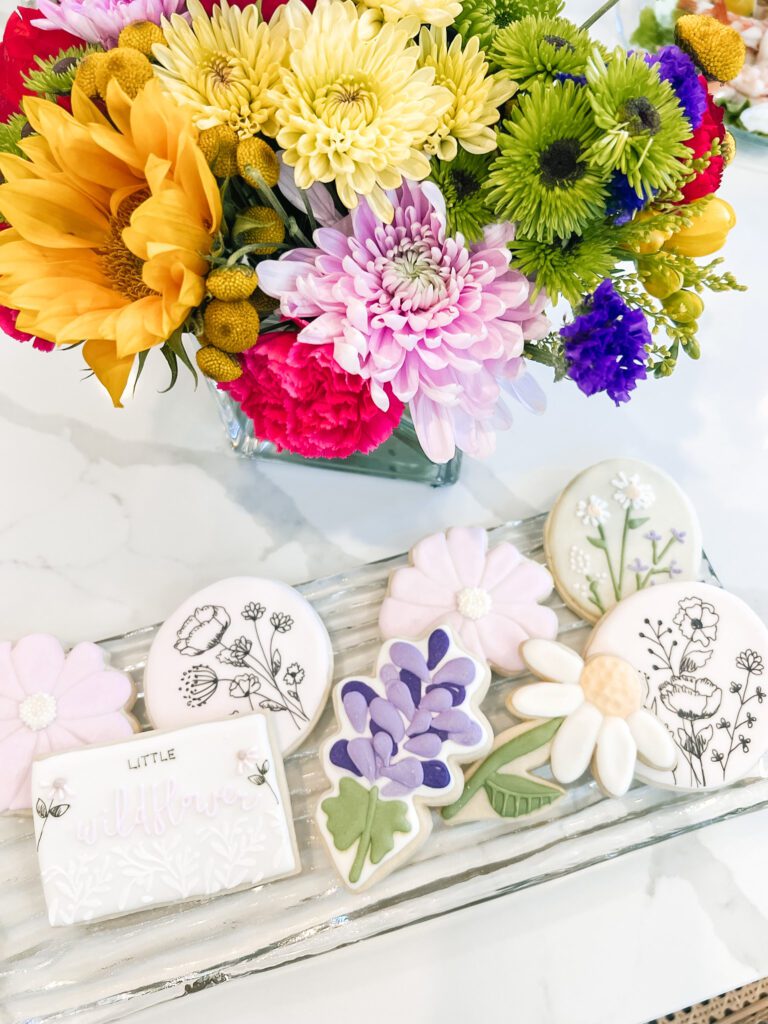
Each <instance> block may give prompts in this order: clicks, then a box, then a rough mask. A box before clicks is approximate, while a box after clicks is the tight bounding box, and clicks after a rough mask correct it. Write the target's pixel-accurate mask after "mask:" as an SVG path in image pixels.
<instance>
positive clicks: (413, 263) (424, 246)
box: [381, 239, 445, 309]
mask: <svg viewBox="0 0 768 1024" xmlns="http://www.w3.org/2000/svg"><path fill="white" fill-rule="evenodd" d="M381 283H382V285H383V286H384V289H385V290H386V291H387V292H388V293H389V295H390V296H392V297H393V298H397V299H399V300H400V301H401V304H405V306H407V308H409V309H420V308H429V307H430V306H432V305H434V303H435V302H437V301H438V300H439V299H441V298H442V297H443V296H444V295H445V279H444V271H443V268H442V267H441V266H440V265H439V264H438V263H436V262H435V260H434V258H433V256H432V246H431V244H430V241H429V240H428V239H421V240H416V241H414V240H413V239H410V240H408V241H406V242H401V243H400V244H398V245H397V246H396V247H395V248H394V249H393V250H392V251H391V252H390V253H388V259H387V262H386V265H385V266H384V267H383V271H382V275H381Z"/></svg>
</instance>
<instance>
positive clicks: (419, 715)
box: [407, 708, 432, 736]
mask: <svg viewBox="0 0 768 1024" xmlns="http://www.w3.org/2000/svg"><path fill="white" fill-rule="evenodd" d="M430 725H432V712H431V711H426V710H422V709H421V708H419V710H418V711H417V712H416V714H415V715H414V716H413V718H412V719H411V724H410V725H409V726H408V730H407V731H408V735H409V736H418V734H419V733H420V732H426V731H427V729H428V728H429V727H430Z"/></svg>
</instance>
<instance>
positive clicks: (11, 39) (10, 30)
mask: <svg viewBox="0 0 768 1024" xmlns="http://www.w3.org/2000/svg"><path fill="white" fill-rule="evenodd" d="M37 17H39V15H38V12H37V11H35V10H33V9H32V8H29V7H19V9H18V10H16V11H14V12H13V14H12V15H11V16H10V18H9V19H8V23H7V24H6V26H5V33H4V34H3V38H2V42H0V121H7V120H8V118H9V117H10V116H11V114H15V113H16V111H17V110H18V109H19V104H20V103H21V99H22V96H27V95H29V92H28V90H27V89H25V88H24V87H23V85H22V83H21V80H22V78H23V77H24V75H25V74H26V72H27V71H29V70H31V69H33V68H35V67H37V65H36V64H35V57H42V58H43V59H45V58H46V57H53V56H55V55H56V54H57V53H60V52H61V51H62V50H66V49H68V48H69V47H70V46H82V45H83V40H82V39H78V38H77V36H72V35H70V34H69V32H60V31H58V30H55V31H53V30H52V31H48V30H47V29H43V28H34V27H33V26H32V25H31V24H30V22H31V20H32V19H33V18H37Z"/></svg>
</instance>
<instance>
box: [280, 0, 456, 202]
mask: <svg viewBox="0 0 768 1024" xmlns="http://www.w3.org/2000/svg"><path fill="white" fill-rule="evenodd" d="M277 24H278V25H280V26H281V27H282V28H284V29H285V31H286V32H287V35H288V51H289V57H288V67H287V68H286V69H284V71H283V74H282V80H281V83H280V86H279V88H276V89H274V90H273V91H272V92H271V94H270V99H271V100H272V101H273V102H274V103H275V105H276V108H277V109H276V112H275V119H276V121H277V125H278V131H277V136H276V137H277V142H278V145H279V146H280V147H281V149H283V150H285V153H284V160H285V163H286V164H288V165H289V166H290V167H293V168H294V176H295V180H296V184H297V185H298V186H299V188H304V189H307V188H309V187H310V186H311V185H313V184H314V183H315V182H317V181H321V182H325V183H329V182H333V183H335V185H336V189H337V192H338V195H339V198H340V200H341V201H342V203H343V204H344V205H345V206H346V207H347V209H350V210H352V209H354V208H355V207H356V206H357V203H358V197H359V196H365V197H366V198H367V200H368V202H369V203H370V205H371V207H372V209H373V210H374V212H375V213H376V214H377V216H379V217H381V218H382V219H383V220H385V221H390V220H391V219H392V215H393V210H392V204H391V202H390V201H389V199H388V198H387V196H386V195H385V191H386V190H388V189H395V188H398V187H399V186H400V184H401V183H402V180H403V178H410V179H411V180H413V181H421V180H422V179H423V178H426V177H427V175H428V174H429V159H428V157H427V156H426V155H425V153H424V144H425V142H426V140H427V139H428V138H429V137H430V136H432V135H433V134H434V133H435V132H436V131H437V129H438V125H439V119H440V118H441V117H442V115H443V114H444V113H445V111H446V110H447V109H448V107H449V105H450V102H451V94H450V93H449V92H448V90H447V89H443V88H441V87H440V86H436V85H435V84H434V79H435V71H434V68H431V67H419V66H418V61H419V53H420V51H419V48H418V46H416V45H415V44H414V42H413V39H412V37H413V35H414V33H415V31H416V29H417V23H416V22H415V21H414V20H413V19H411V20H410V21H408V20H406V21H404V22H397V23H388V24H385V25H384V26H382V27H381V28H377V26H376V24H375V22H374V20H373V19H372V17H371V16H370V13H369V12H364V13H360V12H359V11H358V9H357V7H356V6H355V4H354V3H352V0H319V2H318V4H317V7H316V8H315V10H314V11H313V12H312V13H311V14H310V12H309V11H308V10H307V8H306V7H305V6H304V4H303V3H302V2H301V0H289V2H288V4H286V5H285V6H284V7H282V8H280V10H279V16H278V20H277Z"/></svg>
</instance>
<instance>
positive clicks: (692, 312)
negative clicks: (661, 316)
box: [662, 291, 704, 324]
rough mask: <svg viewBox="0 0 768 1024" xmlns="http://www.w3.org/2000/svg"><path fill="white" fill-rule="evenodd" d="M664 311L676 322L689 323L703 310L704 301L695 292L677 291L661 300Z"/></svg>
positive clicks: (696, 318)
mask: <svg viewBox="0 0 768 1024" xmlns="http://www.w3.org/2000/svg"><path fill="white" fill-rule="evenodd" d="M662 306H663V307H664V311H665V312H666V313H668V314H669V316H670V317H671V318H672V319H673V320H674V321H675V323H678V324H690V323H692V322H693V321H694V320H698V318H699V317H700V316H701V314H702V313H703V312H704V302H703V301H702V298H701V296H700V295H697V294H696V292H688V291H679V292H675V293H674V295H670V296H668V298H666V299H664V301H663V302H662Z"/></svg>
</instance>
